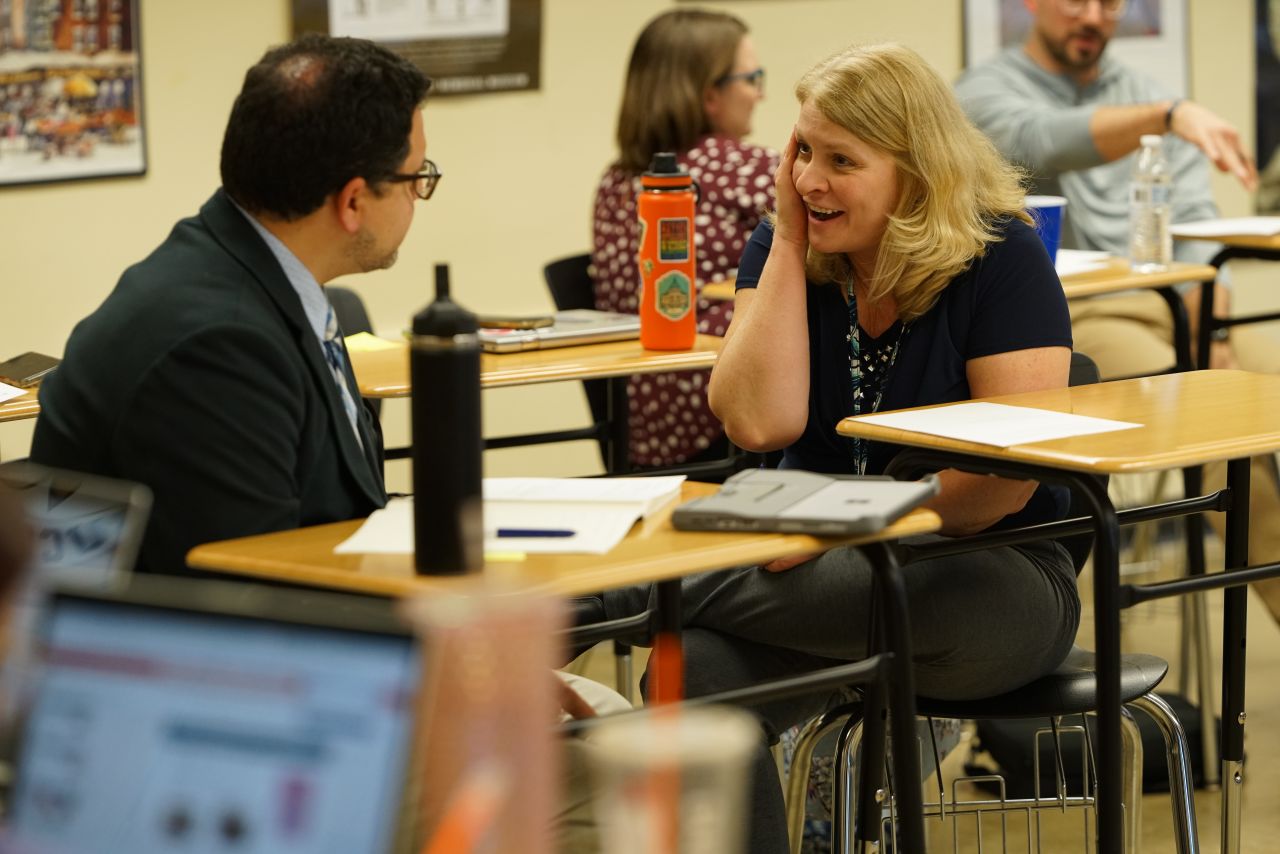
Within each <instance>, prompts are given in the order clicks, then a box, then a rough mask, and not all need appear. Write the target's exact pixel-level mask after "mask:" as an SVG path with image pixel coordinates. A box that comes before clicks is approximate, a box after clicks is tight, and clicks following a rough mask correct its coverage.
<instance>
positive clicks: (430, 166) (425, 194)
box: [387, 160, 444, 202]
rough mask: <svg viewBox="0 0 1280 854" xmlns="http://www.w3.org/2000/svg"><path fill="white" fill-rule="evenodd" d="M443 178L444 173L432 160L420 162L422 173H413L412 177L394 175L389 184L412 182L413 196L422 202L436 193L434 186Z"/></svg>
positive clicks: (388, 179)
mask: <svg viewBox="0 0 1280 854" xmlns="http://www.w3.org/2000/svg"><path fill="white" fill-rule="evenodd" d="M443 177H444V173H443V172H441V171H440V167H439V166H437V165H436V164H435V161H434V160H424V161H422V171H421V172H415V173H413V174H412V175H401V174H399V173H396V174H394V175H392V176H390V177H389V178H387V181H388V182H389V183H400V182H401V181H412V182H413V194H414V195H415V196H417V197H418V198H420V199H422V200H423V201H424V202H425V201H426V200H427V199H429V198H431V194H432V193H434V192H435V191H436V184H439V183H440V179H441V178H443Z"/></svg>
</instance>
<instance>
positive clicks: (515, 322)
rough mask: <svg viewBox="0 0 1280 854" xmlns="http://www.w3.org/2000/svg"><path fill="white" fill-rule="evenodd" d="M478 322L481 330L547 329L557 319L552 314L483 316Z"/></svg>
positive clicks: (478, 318)
mask: <svg viewBox="0 0 1280 854" xmlns="http://www.w3.org/2000/svg"><path fill="white" fill-rule="evenodd" d="M476 322H477V323H479V325H480V328H481V329H545V328H546V327H548V326H550V325H551V324H553V323H555V322H556V318H555V315H551V314H482V315H480V316H479V317H477V318H476Z"/></svg>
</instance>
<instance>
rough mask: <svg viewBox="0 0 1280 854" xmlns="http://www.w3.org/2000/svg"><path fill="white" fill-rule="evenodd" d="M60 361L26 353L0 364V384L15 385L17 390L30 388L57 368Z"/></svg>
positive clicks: (50, 357)
mask: <svg viewBox="0 0 1280 854" xmlns="http://www.w3.org/2000/svg"><path fill="white" fill-rule="evenodd" d="M60 361H61V359H55V358H54V357H53V356H46V355H45V354H44V353H34V352H27V353H23V354H22V355H21V356H14V357H13V358H12V359H9V360H7V361H4V362H0V382H5V383H8V384H9V385H16V386H17V387H18V388H30V387H31V386H33V385H35V384H36V383H38V382H40V380H41V378H43V377H44V375H45V374H47V373H49V372H50V371H52V370H53V369H54V368H56V367H58V363H59V362H60Z"/></svg>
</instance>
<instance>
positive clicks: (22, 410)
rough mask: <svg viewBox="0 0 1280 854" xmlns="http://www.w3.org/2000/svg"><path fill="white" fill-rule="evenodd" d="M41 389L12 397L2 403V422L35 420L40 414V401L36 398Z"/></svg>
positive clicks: (0, 415)
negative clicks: (25, 419)
mask: <svg viewBox="0 0 1280 854" xmlns="http://www.w3.org/2000/svg"><path fill="white" fill-rule="evenodd" d="M38 390H39V387H38V386H37V387H36V388H33V389H28V390H27V393H26V394H24V395H20V396H18V397H11V398H9V399H8V400H6V401H5V402H4V403H0V422H3V421H21V420H22V419H24V418H35V417H36V416H37V415H39V414H40V401H39V399H38V398H37V397H36V392H37V391H38Z"/></svg>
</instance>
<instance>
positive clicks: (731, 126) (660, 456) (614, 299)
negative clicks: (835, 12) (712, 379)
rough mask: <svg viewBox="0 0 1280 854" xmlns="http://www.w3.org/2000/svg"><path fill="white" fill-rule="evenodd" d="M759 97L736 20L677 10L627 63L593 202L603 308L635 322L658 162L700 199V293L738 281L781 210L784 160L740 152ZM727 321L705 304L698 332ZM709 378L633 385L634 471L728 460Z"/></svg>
mask: <svg viewBox="0 0 1280 854" xmlns="http://www.w3.org/2000/svg"><path fill="white" fill-rule="evenodd" d="M763 97H764V69H763V68H761V67H760V66H759V63H758V61H757V59H756V51H755V46H754V45H753V44H752V42H751V37H750V36H749V35H748V34H747V28H746V25H745V24H743V23H742V21H740V20H739V19H738V18H735V17H734V16H732V15H726V14H724V13H721V12H708V11H701V10H694V9H681V10H674V11H671V12H666V13H664V14H662V15H659V16H658V17H656V18H654V19H653V20H652V21H650V22H649V24H648V26H646V27H645V28H644V31H643V32H642V33H641V34H640V37H639V39H637V40H636V45H635V48H634V49H633V50H632V53H631V62H630V65H629V66H628V69H627V82H626V89H625V93H624V95H623V99H622V108H621V110H620V111H619V114H618V133H617V136H618V150H619V156H618V160H617V162H616V163H614V164H613V165H612V166H610V167H609V169H608V171H606V172H605V174H604V177H603V178H602V179H601V181H600V187H599V189H598V190H597V191H596V200H595V236H594V241H593V246H592V252H591V260H592V266H593V276H594V278H595V288H596V290H595V294H596V308H599V309H604V310H607V311H622V312H627V313H630V314H636V313H638V312H639V297H640V273H639V270H638V268H637V265H636V252H637V250H638V249H639V245H640V227H639V223H638V220H637V218H636V193H637V191H638V190H639V187H640V173H641V172H643V171H644V170H645V169H647V168H648V166H649V160H650V159H651V158H652V156H653V154H654V152H657V151H674V152H677V154H678V156H679V161H680V164H681V165H682V166H684V167H685V168H686V169H688V170H689V173H690V174H691V175H692V176H693V179H694V180H695V181H697V182H698V186H699V187H700V188H701V191H702V197H701V201H700V202H699V203H698V213H697V217H696V219H695V223H694V227H695V240H696V247H697V260H698V282H699V284H705V283H706V282H714V281H718V280H720V279H724V278H728V277H730V276H733V275H734V273H735V271H736V270H737V266H738V258H739V256H740V255H741V254H742V249H743V246H744V245H745V244H746V242H747V238H748V237H750V236H751V232H752V230H753V229H754V228H755V227H756V224H757V223H759V222H760V218H761V216H762V215H763V213H764V212H765V210H767V209H772V208H773V203H774V182H773V173H774V171H775V170H776V169H777V166H778V154H777V152H776V151H772V150H770V149H767V148H763V147H761V146H757V145H750V144H747V143H744V142H743V141H742V140H743V137H745V136H746V135H747V134H748V133H750V132H751V114H752V112H753V111H754V109H755V105H756V103H757V102H758V101H759V100H760V99H761V98H763ZM732 316H733V303H732V302H716V301H712V300H707V299H703V298H699V300H698V331H699V332H703V333H707V334H710V335H724V333H725V329H727V328H728V326H729V320H730V319H731V318H732ZM709 375H710V372H708V371H685V372H681V373H675V374H648V375H645V376H636V377H632V378H631V380H630V382H629V384H628V395H629V398H630V409H631V412H630V433H631V441H630V458H631V464H632V465H634V466H645V467H650V466H661V465H671V464H674V463H683V462H689V461H698V460H713V459H716V458H719V457H723V456H724V454H725V452H726V450H727V444H726V440H725V437H724V428H723V427H722V426H721V424H720V422H719V421H718V420H717V419H716V417H715V416H714V415H712V414H711V410H710V409H709V408H708V407H707V391H706V389H707V378H708V376H709Z"/></svg>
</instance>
